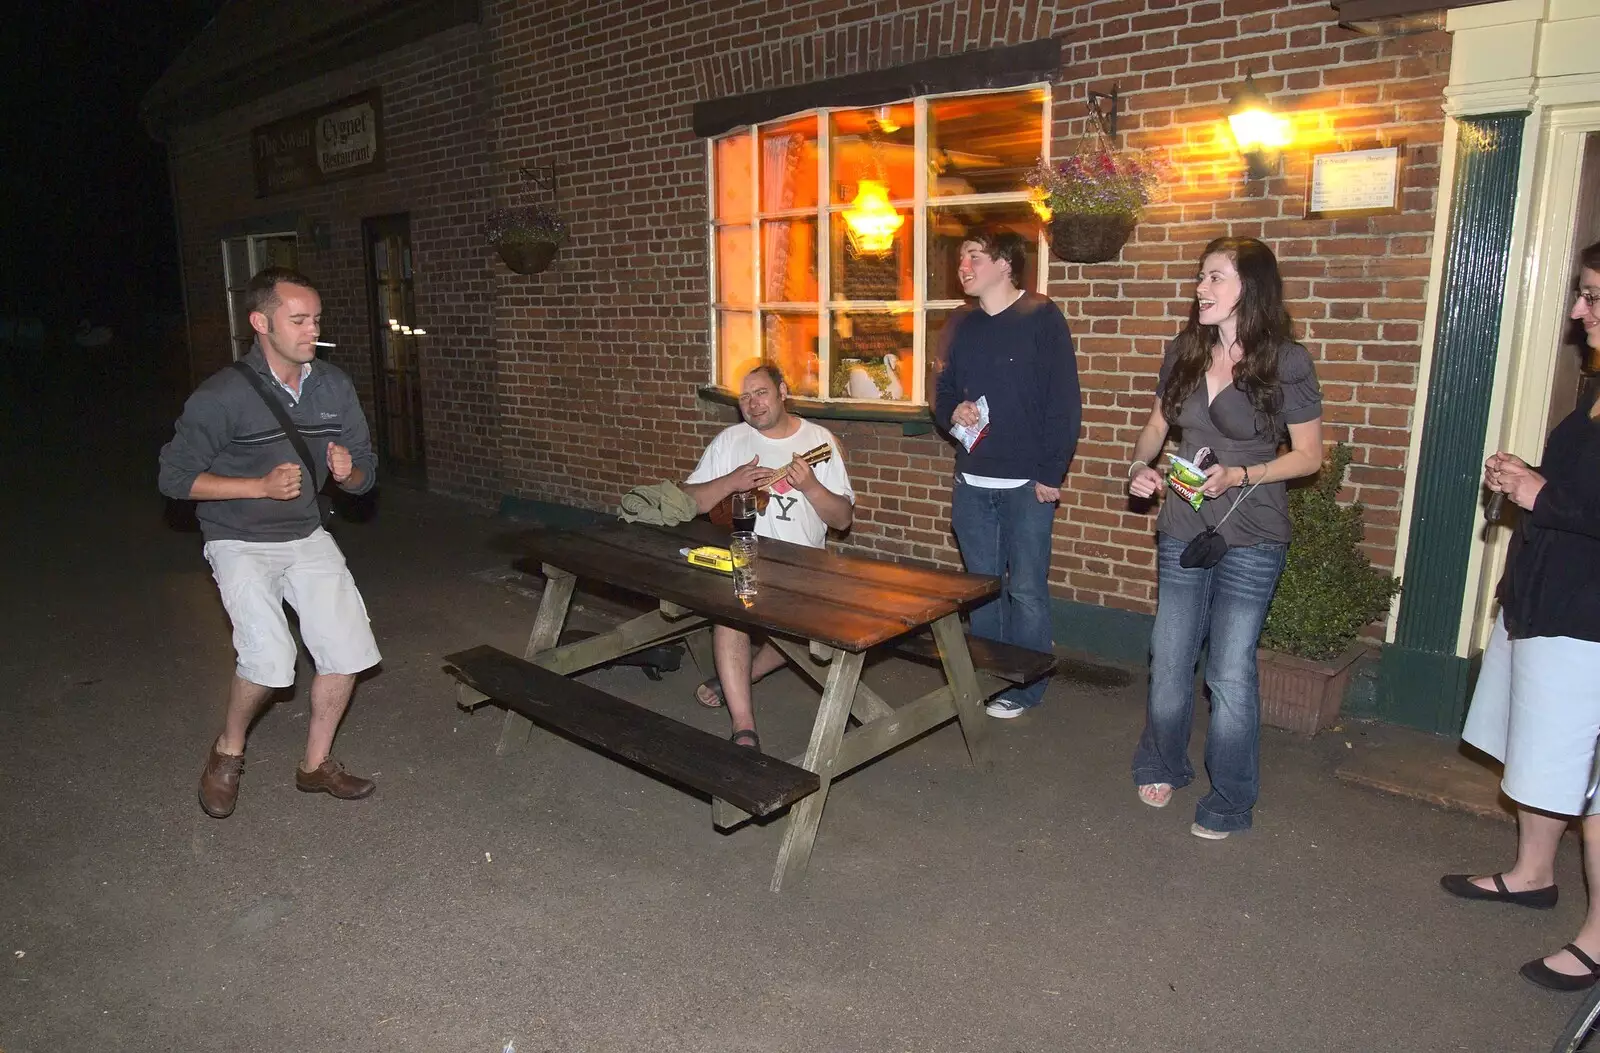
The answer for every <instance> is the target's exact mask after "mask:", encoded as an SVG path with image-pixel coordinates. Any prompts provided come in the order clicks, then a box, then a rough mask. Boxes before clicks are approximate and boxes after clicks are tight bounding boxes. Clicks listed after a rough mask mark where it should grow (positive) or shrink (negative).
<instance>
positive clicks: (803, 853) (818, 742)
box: [772, 651, 864, 892]
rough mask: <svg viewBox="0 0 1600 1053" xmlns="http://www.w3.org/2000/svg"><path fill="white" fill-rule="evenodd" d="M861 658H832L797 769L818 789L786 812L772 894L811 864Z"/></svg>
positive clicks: (858, 655)
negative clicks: (816, 781)
mask: <svg viewBox="0 0 1600 1053" xmlns="http://www.w3.org/2000/svg"><path fill="white" fill-rule="evenodd" d="M863 657H864V655H862V654H861V653H859V652H857V653H852V652H849V651H840V652H838V653H837V654H835V655H834V658H833V667H832V668H831V669H829V670H828V684H827V686H826V687H825V688H823V691H822V704H821V705H820V706H818V707H817V720H816V723H815V724H813V725H812V726H811V741H810V742H809V743H808V744H807V745H806V755H805V759H804V761H803V763H802V765H801V766H802V767H804V768H805V769H806V770H807V771H813V772H816V773H817V776H818V778H819V779H821V781H822V785H821V786H819V787H818V788H817V792H816V793H814V794H811V795H810V796H809V797H806V798H805V799H804V800H801V801H799V802H798V803H796V804H795V805H794V807H793V808H791V809H790V811H789V819H788V821H787V822H786V823H785V824H784V828H783V845H782V847H781V848H779V849H778V866H777V868H776V869H775V870H774V871H773V872H772V891H774V892H777V891H778V890H779V889H781V888H782V887H783V882H784V881H785V880H786V879H788V878H798V877H799V876H800V875H801V874H803V873H804V872H805V869H806V864H808V863H809V862H810V861H811V844H812V842H813V841H815V840H816V837H817V824H818V823H820V822H821V821H822V806H823V804H824V803H825V802H826V801H827V799H828V783H829V782H830V781H832V778H833V766H834V759H835V758H836V757H837V756H838V754H839V743H840V741H841V740H842V739H843V738H844V726H845V722H846V720H847V719H848V718H849V716H850V705H851V703H852V702H853V701H854V700H855V697H856V685H857V684H858V683H859V682H860V679H861V662H862V659H863Z"/></svg>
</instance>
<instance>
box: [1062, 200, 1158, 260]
mask: <svg viewBox="0 0 1600 1053" xmlns="http://www.w3.org/2000/svg"><path fill="white" fill-rule="evenodd" d="M1138 222H1139V218H1138V217H1137V216H1130V215H1128V214H1127V213H1123V212H1117V213H1112V214H1109V215H1086V214H1080V215H1075V216H1074V215H1064V216H1057V217H1055V219H1053V220H1051V221H1050V251H1051V252H1052V253H1053V254H1054V255H1055V257H1056V259H1058V260H1063V261H1065V262H1067V263H1104V262H1105V261H1106V260H1114V259H1116V258H1117V255H1118V254H1119V253H1121V252H1122V246H1123V245H1125V244H1127V241H1128V235H1130V234H1132V233H1133V228H1134V225H1135V224H1137V223H1138Z"/></svg>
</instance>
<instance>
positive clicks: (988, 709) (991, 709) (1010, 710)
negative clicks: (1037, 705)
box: [983, 698, 1033, 720]
mask: <svg viewBox="0 0 1600 1053" xmlns="http://www.w3.org/2000/svg"><path fill="white" fill-rule="evenodd" d="M1032 708H1033V707H1032V706H1025V705H1023V704H1022V703H1021V702H1013V701H1012V700H1011V699H1009V698H997V699H995V700H994V701H993V702H990V703H989V704H988V705H986V706H984V707H983V711H984V712H985V713H987V714H989V715H990V716H991V717H999V718H1000V719H1001V720H1010V719H1011V718H1012V717H1020V716H1022V714H1024V713H1026V712H1027V711H1028V710H1030V709H1032Z"/></svg>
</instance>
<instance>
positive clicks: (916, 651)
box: [890, 633, 1056, 684]
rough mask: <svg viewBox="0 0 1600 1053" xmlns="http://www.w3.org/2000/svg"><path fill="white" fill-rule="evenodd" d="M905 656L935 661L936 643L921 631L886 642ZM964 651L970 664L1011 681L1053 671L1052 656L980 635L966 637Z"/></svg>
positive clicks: (1023, 682)
mask: <svg viewBox="0 0 1600 1053" xmlns="http://www.w3.org/2000/svg"><path fill="white" fill-rule="evenodd" d="M890 646H891V647H892V648H893V649H894V650H896V651H898V652H900V653H901V654H903V655H905V656H906V657H908V658H915V659H917V660H919V661H931V662H934V663H937V662H938V661H939V645H938V644H936V643H934V641H933V637H931V636H928V635H926V634H923V633H917V634H914V635H911V636H902V637H900V638H899V639H898V640H896V641H895V642H894V643H893V644H891V645H890ZM967 650H968V651H969V652H970V653H971V654H972V667H973V668H974V669H976V670H978V672H980V673H988V674H990V675H991V676H995V677H998V678H1000V679H1001V680H1004V681H1006V682H1007V683H1011V684H1026V683H1029V682H1031V681H1034V680H1037V679H1039V678H1040V677H1041V676H1048V675H1049V674H1050V673H1051V672H1053V671H1054V670H1055V667H1056V656H1055V655H1053V654H1046V653H1045V652H1043V651H1034V650H1030V649H1029V648H1026V647H1017V646H1016V645H1014V644H1008V643H1000V642H999V641H997V640H985V639H984V638H983V637H981V636H968V637H967Z"/></svg>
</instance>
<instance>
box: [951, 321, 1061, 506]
mask: <svg viewBox="0 0 1600 1053" xmlns="http://www.w3.org/2000/svg"><path fill="white" fill-rule="evenodd" d="M947 332H949V336H948V339H947V341H946V347H947V350H946V352H945V364H944V369H943V370H941V371H940V373H939V384H938V395H937V398H936V400H935V402H934V410H933V412H934V420H935V421H937V422H938V425H939V427H941V428H943V429H945V430H946V431H949V430H950V414H952V413H954V412H955V409H956V406H958V405H960V404H961V403H963V402H976V401H978V396H980V395H984V396H987V397H988V400H989V434H987V435H985V436H984V437H983V439H982V440H981V441H980V442H979V443H978V445H977V446H975V447H974V448H973V449H972V451H971V452H970V453H969V452H968V451H967V450H965V449H964V448H962V446H961V445H960V444H959V443H957V444H956V471H958V472H963V473H970V474H972V475H987V476H992V477H994V478H998V479H1027V480H1029V481H1030V482H1036V483H1043V484H1045V485H1046V486H1060V485H1061V482H1062V480H1063V479H1065V478H1066V476H1067V466H1068V465H1069V464H1071V463H1072V454H1073V452H1074V451H1075V450H1076V449H1077V447H1078V425H1079V424H1080V423H1081V421H1082V418H1083V397H1082V395H1081V394H1080V393H1079V391H1078V358H1077V355H1076V354H1074V352H1073V350H1072V334H1071V333H1070V332H1068V330H1067V320H1066V318H1064V317H1063V316H1062V314H1061V309H1060V308H1059V307H1057V306H1056V305H1055V303H1054V302H1053V301H1052V300H1050V299H1049V298H1048V297H1046V296H1041V295H1040V294H1039V293H1036V292H1026V293H1023V294H1022V297H1021V298H1020V299H1018V300H1017V302H1016V303H1014V304H1012V305H1011V306H1010V307H1008V308H1006V309H1005V310H1004V311H1001V312H1000V313H999V314H996V315H990V314H988V313H987V312H985V311H984V310H983V308H981V307H974V308H973V309H971V310H969V311H967V312H966V313H965V314H962V315H958V316H957V317H956V318H954V319H952V320H951V321H950V323H949V329H948V330H947Z"/></svg>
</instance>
